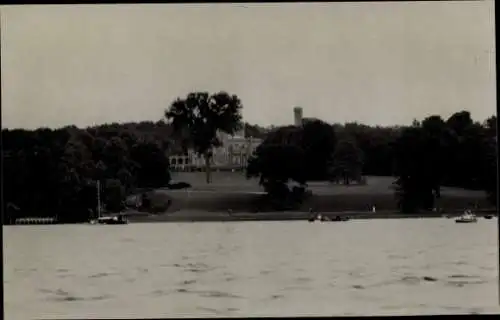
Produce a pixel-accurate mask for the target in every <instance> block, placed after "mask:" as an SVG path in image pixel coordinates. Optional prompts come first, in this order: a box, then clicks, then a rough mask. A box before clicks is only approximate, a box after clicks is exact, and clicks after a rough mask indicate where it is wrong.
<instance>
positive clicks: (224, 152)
mask: <svg viewBox="0 0 500 320" xmlns="http://www.w3.org/2000/svg"><path fill="white" fill-rule="evenodd" d="M217 136H218V138H219V140H220V141H221V142H222V146H221V147H218V148H214V149H213V156H212V159H211V164H210V166H211V167H212V168H214V169H236V170H238V169H243V168H246V166H247V163H248V159H249V158H250V156H251V155H252V154H253V152H254V151H255V149H256V148H257V146H259V144H260V143H261V142H262V140H261V139H257V138H245V133H244V129H243V130H241V131H240V132H237V133H236V134H234V135H228V134H225V133H222V132H219V133H218V134H217ZM169 161H170V168H171V169H172V170H175V171H193V170H201V169H203V168H205V159H204V158H203V157H202V156H199V155H197V154H196V153H195V152H194V151H193V150H189V151H188V152H187V154H184V155H172V156H169Z"/></svg>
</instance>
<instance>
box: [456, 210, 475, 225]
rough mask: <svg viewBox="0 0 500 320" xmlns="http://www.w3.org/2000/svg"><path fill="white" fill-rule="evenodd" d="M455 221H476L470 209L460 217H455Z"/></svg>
mask: <svg viewBox="0 0 500 320" xmlns="http://www.w3.org/2000/svg"><path fill="white" fill-rule="evenodd" d="M455 222H456V223H474V222H477V217H476V215H475V214H473V213H472V212H471V211H470V210H467V211H465V212H464V214H462V215H461V216H460V217H458V218H457V219H455Z"/></svg>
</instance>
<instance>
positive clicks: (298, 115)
mask: <svg viewBox="0 0 500 320" xmlns="http://www.w3.org/2000/svg"><path fill="white" fill-rule="evenodd" d="M302 113H303V111H302V108H301V107H295V108H293V115H294V125H295V126H296V127H300V126H301V125H302V120H303V119H302Z"/></svg>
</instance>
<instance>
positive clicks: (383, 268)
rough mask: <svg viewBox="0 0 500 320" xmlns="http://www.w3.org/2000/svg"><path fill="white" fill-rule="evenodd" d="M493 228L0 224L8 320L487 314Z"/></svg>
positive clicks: (494, 296) (494, 253) (439, 223)
mask: <svg viewBox="0 0 500 320" xmlns="http://www.w3.org/2000/svg"><path fill="white" fill-rule="evenodd" d="M497 239H498V237H497V227H496V221H494V220H493V221H488V220H481V221H480V222H478V223H477V224H471V225H456V224H453V223H451V222H450V221H449V220H447V219H427V220H426V219H415V220H407V219H405V220H372V221H350V222H348V223H341V224H339V223H323V224H320V223H318V224H310V223H307V222H301V221H295V222H291V221H290V222H240V223H237V222H230V223H189V224H187V223H184V224H183V223H179V224H174V223H157V224H130V225H127V226H120V225H118V226H99V227H97V226H88V225H73V226H71V225H66V226H58V225H51V226H43V225H39V226H8V227H4V261H5V263H4V288H5V315H6V318H7V319H27V318H72V317H80V318H81V317H84V318H98V317H101V318H102V317H121V318H137V317H166V316H169V317H170V316H171V317H183V316H195V317H205V316H217V317H222V316H308V315H311V316H313V315H324V316H329V315H375V314H382V315H386V314H432V313H438V314H446V313H491V312H499V310H500V308H499V307H498V293H497V285H498V277H497V274H498V270H497V262H498V247H497Z"/></svg>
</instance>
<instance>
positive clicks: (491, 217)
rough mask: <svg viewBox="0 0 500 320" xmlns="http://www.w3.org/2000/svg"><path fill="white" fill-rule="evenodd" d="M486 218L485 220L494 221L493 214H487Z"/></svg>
mask: <svg viewBox="0 0 500 320" xmlns="http://www.w3.org/2000/svg"><path fill="white" fill-rule="evenodd" d="M484 218H485V219H488V220H489V219H493V215H491V214H487V215H485V216H484Z"/></svg>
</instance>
